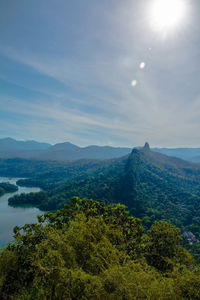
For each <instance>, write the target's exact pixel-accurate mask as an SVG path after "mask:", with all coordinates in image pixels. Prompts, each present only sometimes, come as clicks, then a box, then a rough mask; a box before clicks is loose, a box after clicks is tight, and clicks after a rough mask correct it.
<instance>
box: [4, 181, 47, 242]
mask: <svg viewBox="0 0 200 300" xmlns="http://www.w3.org/2000/svg"><path fill="white" fill-rule="evenodd" d="M18 179H21V178H6V177H0V182H9V183H11V184H16V181H17V180H18ZM18 188H19V189H18V191H17V192H14V193H9V194H4V195H3V196H1V197H0V247H3V246H5V245H6V244H8V243H9V242H11V241H12V239H13V228H14V227H15V226H16V225H18V226H23V225H24V224H27V223H34V222H36V221H37V215H38V214H41V213H42V212H41V211H40V210H39V209H38V208H34V207H19V206H18V207H12V206H9V205H8V199H9V198H10V197H11V196H13V195H16V194H21V193H26V194H27V193H31V192H39V191H40V188H30V187H20V186H18Z"/></svg>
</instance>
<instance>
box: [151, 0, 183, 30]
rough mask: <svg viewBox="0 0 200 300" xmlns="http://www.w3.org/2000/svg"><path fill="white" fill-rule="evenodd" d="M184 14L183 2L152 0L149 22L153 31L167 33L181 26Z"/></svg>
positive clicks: (181, 0) (179, 0)
mask: <svg viewBox="0 0 200 300" xmlns="http://www.w3.org/2000/svg"><path fill="white" fill-rule="evenodd" d="M185 14H186V3H185V2H184V0H154V1H153V2H152V4H151V9H150V18H151V20H150V22H151V27H152V29H153V30H154V31H160V32H167V31H169V30H173V29H175V28H176V27H177V26H178V25H179V24H181V22H182V20H183V18H184V16H185Z"/></svg>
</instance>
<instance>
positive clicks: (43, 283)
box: [0, 197, 200, 300]
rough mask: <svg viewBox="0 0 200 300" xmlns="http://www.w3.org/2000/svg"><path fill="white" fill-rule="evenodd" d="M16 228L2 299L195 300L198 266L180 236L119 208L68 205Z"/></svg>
mask: <svg viewBox="0 0 200 300" xmlns="http://www.w3.org/2000/svg"><path fill="white" fill-rule="evenodd" d="M38 221H39V223H38V224H31V225H28V224H27V225H25V226H23V227H22V228H19V227H15V228H14V232H15V241H14V243H11V244H9V245H8V246H7V247H6V248H5V249H3V251H2V253H1V255H0V295H1V299H6V300H7V299H16V300H17V299H38V300H39V299H41V300H43V299H60V300H62V299H69V300H70V299H73V300H75V299H111V300H112V299H113V300H114V299H127V300H128V299H131V300H132V299H155V300H157V299H169V300H171V299H200V273H199V266H198V265H197V264H196V263H195V261H194V259H193V258H192V256H191V255H190V254H189V253H188V252H187V251H186V250H185V249H184V248H183V246H182V238H181V235H180V230H179V229H178V228H176V227H175V226H173V225H170V224H169V223H167V222H165V221H159V222H154V223H153V225H152V226H151V228H150V229H149V230H147V229H145V228H144V227H143V226H142V221H141V220H140V219H138V218H134V217H132V216H130V215H129V213H128V212H127V211H126V210H125V207H124V206H123V205H120V204H117V205H106V204H105V203H102V202H101V203H100V202H97V201H94V200H87V199H82V200H81V199H79V198H77V197H76V198H74V199H73V201H72V202H71V203H70V204H69V205H65V207H64V208H63V209H61V210H59V211H57V212H56V213H46V214H44V215H43V216H38Z"/></svg>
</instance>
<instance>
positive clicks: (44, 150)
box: [0, 138, 200, 163]
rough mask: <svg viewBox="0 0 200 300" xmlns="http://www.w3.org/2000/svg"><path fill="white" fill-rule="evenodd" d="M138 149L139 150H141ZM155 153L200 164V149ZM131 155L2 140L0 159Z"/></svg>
mask: <svg viewBox="0 0 200 300" xmlns="http://www.w3.org/2000/svg"><path fill="white" fill-rule="evenodd" d="M140 148H141V147H138V148H137V149H140ZM152 150H153V151H154V152H158V153H162V154H165V155H168V156H173V157H178V158H181V159H184V160H187V161H191V162H197V163H198V162H199V163H200V148H171V149H170V148H153V149H152ZM130 153H131V148H128V147H110V146H96V145H92V146H87V147H79V146H76V145H74V144H72V143H69V142H64V143H58V144H55V145H50V144H47V143H39V142H36V141H17V140H14V139H11V138H4V139H0V158H24V159H35V160H52V161H54V160H55V161H60V162H67V161H73V160H79V159H97V160H105V159H112V158H119V157H122V156H125V155H127V154H130Z"/></svg>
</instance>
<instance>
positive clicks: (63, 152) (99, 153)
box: [38, 143, 131, 161]
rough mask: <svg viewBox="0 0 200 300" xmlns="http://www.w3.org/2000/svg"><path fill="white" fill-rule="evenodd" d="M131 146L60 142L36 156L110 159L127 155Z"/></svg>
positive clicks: (66, 159) (64, 159)
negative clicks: (77, 144) (84, 144)
mask: <svg viewBox="0 0 200 300" xmlns="http://www.w3.org/2000/svg"><path fill="white" fill-rule="evenodd" d="M130 152H131V148H115V147H109V146H88V147H83V148H81V147H78V146H76V145H73V144H71V143H61V144H56V145H54V146H51V147H50V148H49V149H48V150H47V151H45V152H44V153H42V154H41V155H40V156H38V158H39V159H42V160H43V159H44V160H58V161H72V160H79V159H100V160H105V159H111V158H118V157H121V156H124V155H127V154H129V153H130Z"/></svg>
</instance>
